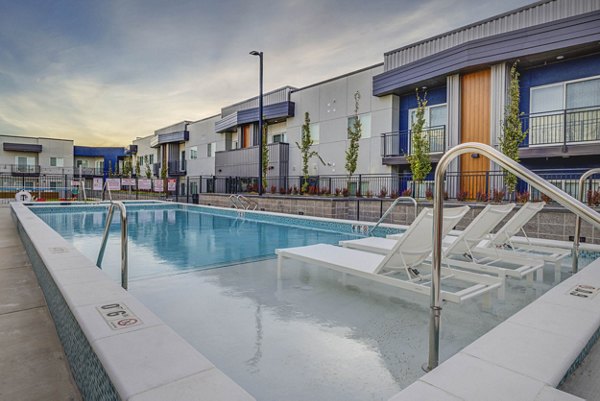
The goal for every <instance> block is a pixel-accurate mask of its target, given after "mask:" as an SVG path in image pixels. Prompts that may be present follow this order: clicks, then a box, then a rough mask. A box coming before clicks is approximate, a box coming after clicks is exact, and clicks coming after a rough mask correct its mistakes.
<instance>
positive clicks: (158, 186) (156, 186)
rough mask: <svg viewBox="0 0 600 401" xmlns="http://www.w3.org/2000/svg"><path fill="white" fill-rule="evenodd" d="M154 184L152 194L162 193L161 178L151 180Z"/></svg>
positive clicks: (162, 182)
mask: <svg viewBox="0 0 600 401" xmlns="http://www.w3.org/2000/svg"><path fill="white" fill-rule="evenodd" d="M152 181H153V182H154V192H163V191H164V181H163V180H162V178H158V179H156V180H152Z"/></svg>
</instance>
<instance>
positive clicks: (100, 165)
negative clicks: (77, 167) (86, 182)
mask: <svg viewBox="0 0 600 401" xmlns="http://www.w3.org/2000/svg"><path fill="white" fill-rule="evenodd" d="M94 166H95V168H96V170H98V171H104V160H96V163H94Z"/></svg>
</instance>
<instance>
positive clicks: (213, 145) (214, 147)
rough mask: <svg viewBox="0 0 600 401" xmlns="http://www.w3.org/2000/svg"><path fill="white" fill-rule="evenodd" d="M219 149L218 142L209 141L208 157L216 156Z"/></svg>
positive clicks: (207, 147)
mask: <svg viewBox="0 0 600 401" xmlns="http://www.w3.org/2000/svg"><path fill="white" fill-rule="evenodd" d="M216 151H217V143H216V142H213V143H209V144H208V145H207V146H206V157H215V153H216Z"/></svg>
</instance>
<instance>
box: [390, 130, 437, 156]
mask: <svg viewBox="0 0 600 401" xmlns="http://www.w3.org/2000/svg"><path fill="white" fill-rule="evenodd" d="M423 135H424V137H425V138H426V139H427V141H428V143H429V152H430V153H444V152H445V151H446V126H445V125H440V126H436V127H428V128H424V129H423ZM411 144H412V131H410V130H409V131H394V132H386V133H384V134H381V152H382V156H383V157H391V156H404V155H410V154H411V153H412V151H411Z"/></svg>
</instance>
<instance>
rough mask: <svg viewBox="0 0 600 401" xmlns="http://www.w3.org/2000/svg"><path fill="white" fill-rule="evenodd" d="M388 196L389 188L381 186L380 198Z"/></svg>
mask: <svg viewBox="0 0 600 401" xmlns="http://www.w3.org/2000/svg"><path fill="white" fill-rule="evenodd" d="M386 196H387V188H386V187H381V190H379V197H380V198H385V197H386Z"/></svg>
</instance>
